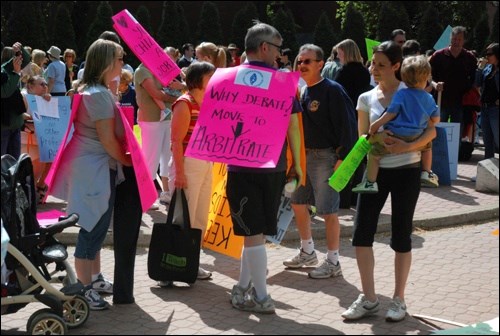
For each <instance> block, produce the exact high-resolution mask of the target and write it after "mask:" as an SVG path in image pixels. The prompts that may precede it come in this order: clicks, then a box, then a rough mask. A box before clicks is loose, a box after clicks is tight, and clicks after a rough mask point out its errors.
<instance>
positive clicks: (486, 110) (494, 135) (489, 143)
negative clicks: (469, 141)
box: [481, 106, 498, 159]
mask: <svg viewBox="0 0 500 336" xmlns="http://www.w3.org/2000/svg"><path fill="white" fill-rule="evenodd" d="M481 130H482V131H483V141H484V158H485V159H489V158H491V157H494V156H495V151H496V150H498V106H489V107H483V108H482V110H481Z"/></svg>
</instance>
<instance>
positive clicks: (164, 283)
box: [158, 280, 173, 287]
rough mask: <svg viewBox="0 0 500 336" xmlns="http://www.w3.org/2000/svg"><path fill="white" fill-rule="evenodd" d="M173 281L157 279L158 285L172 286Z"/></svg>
mask: <svg viewBox="0 0 500 336" xmlns="http://www.w3.org/2000/svg"><path fill="white" fill-rule="evenodd" d="M172 284H173V281H170V280H160V281H158V286H160V287H172Z"/></svg>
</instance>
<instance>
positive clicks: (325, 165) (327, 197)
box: [291, 148, 340, 215]
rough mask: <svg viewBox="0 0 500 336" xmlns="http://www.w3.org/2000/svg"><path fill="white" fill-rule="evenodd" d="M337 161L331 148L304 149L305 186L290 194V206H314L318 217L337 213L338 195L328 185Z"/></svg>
mask: <svg viewBox="0 0 500 336" xmlns="http://www.w3.org/2000/svg"><path fill="white" fill-rule="evenodd" d="M337 160H338V156H337V154H336V153H335V150H334V149H333V148H326V149H306V172H307V173H306V185H305V187H304V186H300V187H299V188H298V189H297V190H296V191H295V192H294V193H293V194H292V199H291V202H292V204H311V205H315V206H316V213H317V214H318V215H331V214H334V213H337V212H338V211H339V205H340V195H339V193H338V192H337V191H335V190H334V189H333V188H332V187H330V185H329V184H328V179H329V178H330V176H332V174H333V167H335V164H336V163H337Z"/></svg>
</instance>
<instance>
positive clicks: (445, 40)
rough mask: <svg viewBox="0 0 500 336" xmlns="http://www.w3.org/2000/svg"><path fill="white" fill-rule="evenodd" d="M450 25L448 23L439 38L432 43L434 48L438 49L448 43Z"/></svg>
mask: <svg viewBox="0 0 500 336" xmlns="http://www.w3.org/2000/svg"><path fill="white" fill-rule="evenodd" d="M451 29H452V28H451V26H450V25H448V27H446V28H445V30H444V31H443V33H442V34H441V36H440V37H439V39H438V40H437V42H436V44H434V47H433V48H434V50H439V49H443V48H446V47H447V46H449V45H450V39H451Z"/></svg>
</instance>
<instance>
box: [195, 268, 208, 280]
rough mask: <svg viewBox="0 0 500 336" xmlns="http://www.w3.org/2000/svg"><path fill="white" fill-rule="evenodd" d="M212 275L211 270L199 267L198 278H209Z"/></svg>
mask: <svg viewBox="0 0 500 336" xmlns="http://www.w3.org/2000/svg"><path fill="white" fill-rule="evenodd" d="M211 277H212V272H209V271H207V270H205V269H203V268H201V267H200V268H198V276H197V277H196V278H197V279H198V280H208V279H210V278H211Z"/></svg>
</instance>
